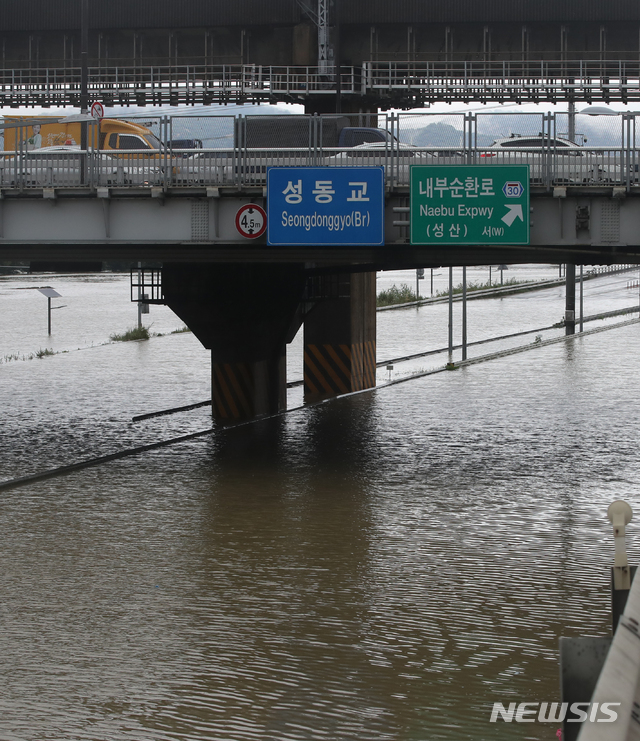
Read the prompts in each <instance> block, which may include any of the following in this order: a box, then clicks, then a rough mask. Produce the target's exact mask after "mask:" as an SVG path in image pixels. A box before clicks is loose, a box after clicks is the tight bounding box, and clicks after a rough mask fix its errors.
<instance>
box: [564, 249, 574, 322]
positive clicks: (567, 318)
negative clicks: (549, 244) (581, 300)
mask: <svg viewBox="0 0 640 741" xmlns="http://www.w3.org/2000/svg"><path fill="white" fill-rule="evenodd" d="M565 270H566V274H565V285H566V291H565V295H566V298H565V311H564V324H565V334H575V333H576V266H575V265H572V264H570V263H567V265H566V267H565Z"/></svg>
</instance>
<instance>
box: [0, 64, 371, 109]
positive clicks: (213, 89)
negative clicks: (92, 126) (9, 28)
mask: <svg viewBox="0 0 640 741" xmlns="http://www.w3.org/2000/svg"><path fill="white" fill-rule="evenodd" d="M361 79H362V78H361V74H360V72H359V70H356V68H354V67H341V72H340V85H341V93H342V94H343V95H352V94H354V93H361V92H362V86H361ZM80 83H81V69H80V67H64V68H49V67H29V68H16V69H9V68H5V69H2V70H0V104H16V103H17V104H23V105H39V104H40V103H43V104H50V103H54V102H56V103H58V104H59V105H69V104H71V105H74V104H76V103H77V101H76V98H78V96H79V94H80ZM88 88H89V94H90V96H91V97H92V99H95V100H102V101H103V102H104V103H105V104H106V105H112V104H116V103H124V104H126V103H138V104H147V103H149V104H161V103H193V102H200V103H212V102H228V101H233V100H249V101H261V100H269V99H272V98H277V99H281V100H286V99H290V97H291V96H296V97H301V96H302V97H304V96H306V95H326V94H334V93H335V90H336V75H335V70H334V69H333V68H330V69H328V70H327V69H324V68H320V67H317V66H308V67H297V66H286V65H274V66H266V65H258V64H235V65H234V64H229V65H227V64H222V65H207V64H202V65H197V64H196V65H165V66H144V65H135V66H99V67H90V68H89V71H88Z"/></svg>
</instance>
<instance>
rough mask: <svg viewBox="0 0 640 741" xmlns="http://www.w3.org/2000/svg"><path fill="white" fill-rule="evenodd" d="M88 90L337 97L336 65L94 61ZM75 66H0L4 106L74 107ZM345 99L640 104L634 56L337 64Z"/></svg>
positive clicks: (148, 97) (114, 94) (115, 99)
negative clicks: (584, 101) (565, 101)
mask: <svg viewBox="0 0 640 741" xmlns="http://www.w3.org/2000/svg"><path fill="white" fill-rule="evenodd" d="M88 85H89V93H90V95H91V96H92V98H93V99H98V100H102V101H103V102H105V103H106V104H107V105H110V104H114V103H117V104H132V103H138V104H161V103H195V102H198V103H212V102H220V103H224V102H231V101H234V102H239V101H250V102H251V101H253V102H260V101H264V100H280V101H291V100H292V99H294V100H298V99H304V98H305V97H307V96H309V95H313V96H316V95H329V94H331V95H334V94H335V92H336V89H337V79H336V69H335V68H334V67H330V68H323V67H320V66H308V67H304V66H293V65H259V64H175V65H170V64H167V65H143V64H138V65H113V64H100V65H98V66H92V67H90V68H89V70H88ZM80 86H81V69H80V67H76V66H70V67H33V66H28V67H27V66H25V67H14V68H11V67H5V68H4V69H2V70H0V104H2V105H39V104H47V105H51V104H54V103H55V104H57V105H77V103H78V100H79V95H80ZM340 91H341V94H342V95H346V96H353V95H370V96H375V97H378V98H383V99H386V98H389V97H394V96H395V97H397V98H401V99H402V100H411V99H413V98H415V99H416V100H420V101H424V102H428V101H468V100H479V101H488V100H498V101H504V100H512V101H518V102H525V101H527V102H540V101H549V102H556V101H562V100H574V101H576V100H586V101H589V102H592V101H605V102H610V101H622V102H625V103H626V102H629V101H635V100H640V61H638V60H632V59H627V60H623V59H609V60H606V59H592V60H590V59H586V60H585V59H578V60H571V59H558V60H549V59H537V60H533V59H531V60H522V59H520V60H518V59H516V60H492V59H488V58H479V59H476V60H459V59H454V58H451V59H449V58H446V56H445V58H444V59H439V60H432V61H421V60H417V61H366V62H363V63H362V65H361V66H342V67H341V68H340Z"/></svg>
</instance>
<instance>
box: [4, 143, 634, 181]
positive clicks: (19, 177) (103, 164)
mask: <svg viewBox="0 0 640 741" xmlns="http://www.w3.org/2000/svg"><path fill="white" fill-rule="evenodd" d="M183 153H184V150H166V151H161V152H156V153H154V154H150V153H149V150H142V149H140V150H127V151H126V152H121V153H119V152H114V151H112V150H109V151H104V150H103V151H97V150H96V151H91V150H80V149H77V150H73V151H64V152H4V153H0V188H1V189H2V190H4V191H10V190H22V191H24V190H31V189H39V188H71V187H73V188H78V187H84V188H88V189H95V188H98V187H146V186H149V187H150V186H159V187H163V188H194V187H207V186H215V187H222V188H224V187H229V188H236V189H237V188H243V187H257V186H265V185H266V173H267V168H268V167H308V166H314V167H318V166H324V167H330V168H332V167H349V166H365V167H366V166H384V168H385V179H386V185H387V187H388V188H390V189H393V188H402V187H408V186H409V181H410V169H411V166H413V165H443V164H445V165H446V164H451V165H456V164H478V165H480V166H482V167H483V168H486V170H487V173H489V172H490V170H491V167H493V166H495V165H504V164H528V165H529V168H530V178H531V185H532V186H538V187H542V188H551V187H554V186H559V185H564V186H572V187H583V186H594V185H612V186H616V185H617V186H621V187H628V188H632V187H640V183H639V179H638V173H637V172H635V171H634V172H631V171H630V170H628V169H625V167H626V159H627V154H628V153H627V152H625V151H624V150H610V149H606V150H602V151H599V150H598V151H590V152H588V153H584V155H582V156H580V157H575V156H574V157H569V156H567V155H563V154H558V153H555V154H554V153H551V152H550V153H532V152H531V151H527V150H526V149H514V150H510V151H508V152H504V153H503V152H499V153H493V152H491V153H490V154H491V156H490V157H489V156H486V155H487V154H488V152H487V151H486V150H485V151H483V150H475V152H472V153H470V152H466V153H465V152H463V151H460V152H451V151H450V150H442V149H437V148H416V149H412V150H410V151H406V150H402V149H401V150H398V149H394V148H393V147H389V148H388V149H386V150H385V149H378V150H369V151H368V150H366V149H365V150H357V151H354V150H346V149H342V150H340V149H325V150H321V151H318V150H316V151H309V150H308V149H304V150H301V149H271V150H252V149H242V150H239V149H232V150H219V149H199V150H198V152H197V154H193V153H190V154H191V156H189V157H183V156H182V154H183ZM633 155H634V157H635V158H636V160H640V150H634V152H633Z"/></svg>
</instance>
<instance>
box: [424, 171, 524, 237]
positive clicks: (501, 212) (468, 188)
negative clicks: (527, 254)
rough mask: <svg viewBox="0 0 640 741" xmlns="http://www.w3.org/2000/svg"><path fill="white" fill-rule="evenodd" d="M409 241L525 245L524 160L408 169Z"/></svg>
mask: <svg viewBox="0 0 640 741" xmlns="http://www.w3.org/2000/svg"><path fill="white" fill-rule="evenodd" d="M410 224H411V244H429V245H437V244H440V245H445V244H446V245H454V244H529V165H425V166H422V165H416V166H414V167H412V168H411V221H410Z"/></svg>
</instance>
